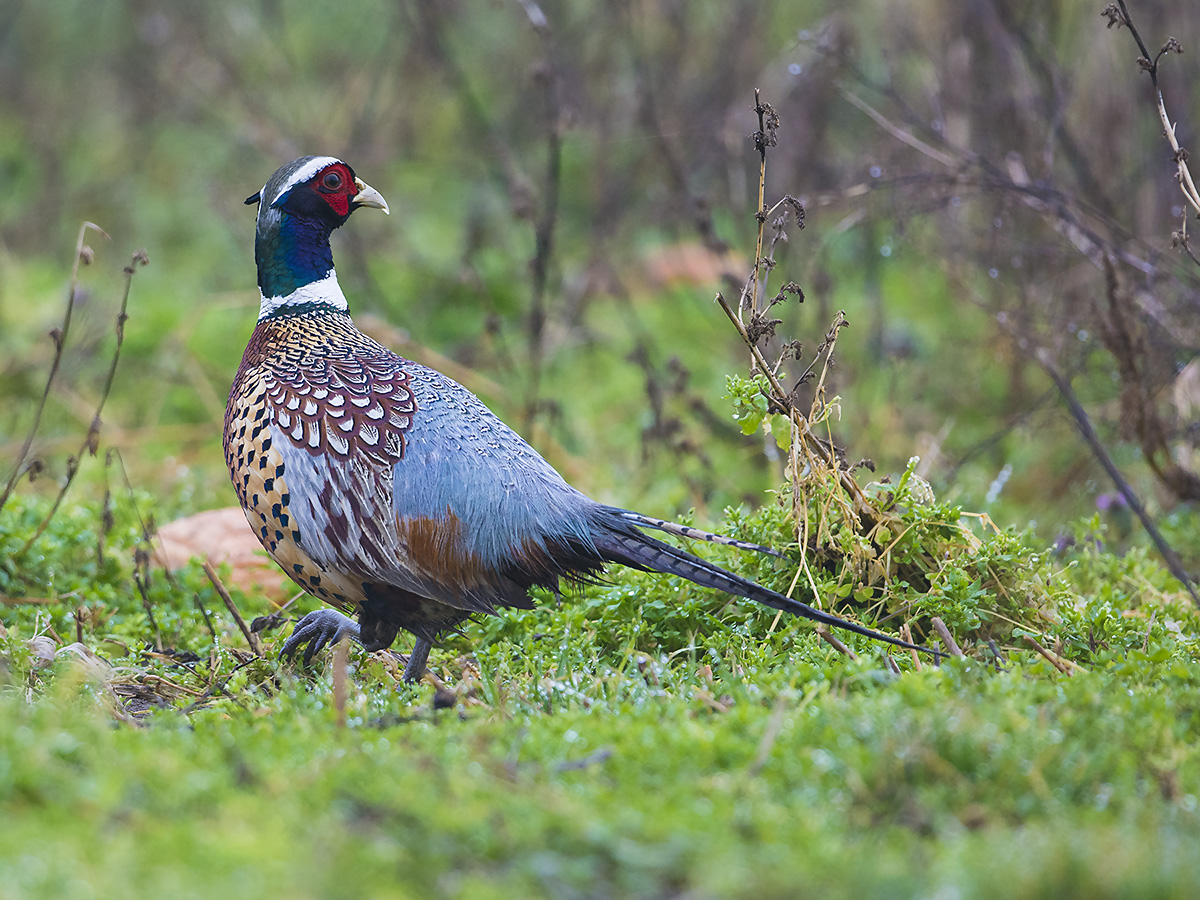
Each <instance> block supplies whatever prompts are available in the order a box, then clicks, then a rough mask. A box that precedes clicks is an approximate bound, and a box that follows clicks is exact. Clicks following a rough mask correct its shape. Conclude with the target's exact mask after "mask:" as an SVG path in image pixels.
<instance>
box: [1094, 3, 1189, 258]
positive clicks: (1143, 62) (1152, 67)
mask: <svg viewBox="0 0 1200 900" xmlns="http://www.w3.org/2000/svg"><path fill="white" fill-rule="evenodd" d="M1118 7H1119V8H1118ZM1102 15H1103V16H1105V17H1106V18H1107V19H1108V27H1109V28H1112V27H1113V26H1114V25H1115V26H1118V27H1120V26H1121V25H1124V26H1125V27H1126V28H1128V29H1129V33H1130V34H1131V35H1133V39H1134V41H1135V42H1137V45H1138V49H1139V50H1141V52H1142V56H1141V58H1140V59H1139V60H1138V65H1139V66H1140V67H1141V69H1142V70H1143V71H1144V72H1146V74H1148V75H1149V76H1150V83H1151V84H1152V85H1153V86H1154V93H1155V95H1156V96H1157V98H1158V118H1159V119H1160V120H1161V121H1162V126H1163V134H1164V136H1165V137H1166V139H1167V142H1168V143H1169V144H1170V145H1171V151H1172V153H1173V154H1174V155H1173V159H1174V160H1175V168H1176V173H1175V177H1176V179H1177V180H1178V181H1179V189H1180V191H1182V192H1183V196H1184V199H1185V200H1187V202H1188V205H1190V206H1191V207H1192V209H1193V210H1195V211H1196V213H1197V215H1200V191H1197V190H1196V182H1195V180H1194V179H1193V178H1192V173H1191V170H1190V169H1189V168H1188V164H1187V159H1188V152H1187V150H1185V149H1184V148H1183V147H1181V146H1180V145H1179V139H1178V138H1176V136H1175V127H1176V126H1175V125H1174V124H1172V122H1171V117H1170V116H1169V115H1168V114H1167V103H1166V100H1165V99H1163V92H1162V87H1161V86H1160V85H1159V83H1158V63H1159V60H1161V59H1162V58H1163V56H1165V55H1166V54H1168V53H1172V52H1173V53H1182V52H1183V48H1182V47H1181V46H1180V45H1179V41H1177V40H1175V38H1167V41H1166V43H1164V44H1163V45H1162V48H1161V49H1160V50H1159V51H1158V53H1156V54H1154V55H1153V56H1151V55H1150V51H1149V50H1148V49H1147V48H1146V42H1145V41H1143V40H1142V36H1141V34H1140V33H1139V32H1138V30H1137V27H1136V26H1135V25H1134V24H1133V19H1132V18H1131V17H1130V15H1129V8H1128V7H1127V6H1126V5H1125V0H1117V3H1116V5H1114V4H1111V3H1110V4H1109V5H1108V6H1107V7H1106V8H1105V10H1104V12H1103V13H1102ZM1177 234H1178V235H1180V237H1181V240H1180V242H1181V243H1183V245H1184V246H1185V247H1187V217H1186V216H1185V217H1184V225H1183V230H1182V231H1181V232H1178V233H1177ZM1188 256H1190V257H1191V258H1192V260H1193V261H1196V256H1195V255H1194V254H1193V253H1192V252H1191V250H1190V249H1189V250H1188ZM1197 262H1198V264H1200V261H1197Z"/></svg>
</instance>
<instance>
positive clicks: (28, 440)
mask: <svg viewBox="0 0 1200 900" xmlns="http://www.w3.org/2000/svg"><path fill="white" fill-rule="evenodd" d="M89 230H93V231H96V232H97V233H99V234H102V235H104V237H106V238H107V237H108V235H107V234H105V232H104V229H102V228H101V227H100V226H99V225H95V224H93V223H91V222H84V223H83V225H82V226H80V228H79V237H78V238H77V239H76V241H75V261H74V263H73V264H72V266H71V287H70V289H69V290H68V291H67V309H66V311H65V312H64V313H63V321H62V325H61V326H59V327H58V328H55V329H53V330H52V331H51V332H50V339H51V340H53V341H54V362H53V363H51V365H50V374H49V375H47V376H46V386H45V387H44V388H43V389H42V399H41V401H40V402H39V403H38V408H37V412H36V413H34V416H33V424H32V425H31V426H30V427H29V434H28V435H27V436H26V437H25V442H24V443H23V444H21V450H20V452H19V453H18V454H17V461H16V463H15V464H14V465H13V470H12V474H11V475H9V476H8V482H7V483H6V484H5V485H4V491H3V493H0V509H3V508H4V504H5V503H7V502H8V498H9V497H10V496H12V491H13V487H14V485H16V483H17V479H19V478H20V477H21V475H22V474H23V472H24V469H23V468H22V467H23V466H24V465H25V460H26V458H27V457H28V456H29V448H30V447H31V446H32V445H33V438H34V435H36V434H37V430H38V426H39V425H40V424H41V422H42V413H43V412H44V411H45V409H46V401H47V400H48V399H49V398H50V387H51V386H52V385H53V384H54V378H55V376H57V375H58V367H59V365H60V364H61V363H62V357H63V348H64V347H65V346H66V343H67V332H68V331H70V329H71V314H72V313H73V312H74V311H75V294H76V292H77V290H78V288H79V265H80V263H82V264H83V265H85V266H86V265H88V264H89V263H91V261H92V248H91V247H89V246H88V245H87V244H85V243H84V240H85V238H86V237H87V233H88V231H89Z"/></svg>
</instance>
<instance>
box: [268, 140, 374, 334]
mask: <svg viewBox="0 0 1200 900" xmlns="http://www.w3.org/2000/svg"><path fill="white" fill-rule="evenodd" d="M246 203H247V205H249V204H253V203H257V204H258V223H257V227H256V229H255V235H254V261H255V262H256V263H257V264H258V287H259V290H260V291H261V293H262V304H261V306H260V307H259V319H260V320H261V319H265V318H273V317H276V316H285V315H294V314H296V313H300V312H307V311H310V310H314V309H321V308H326V309H328V308H332V309H336V310H340V311H345V309H346V297H345V295H344V294H343V293H342V289H341V287H339V286H338V282H337V274H336V273H335V272H334V269H333V251H332V250H330V248H329V235H330V234H332V233H333V230H334V229H335V228H337V227H338V226H340V225H341V224H342V223H343V222H345V221H346V220H347V219H348V218H350V213H352V212H354V210H356V209H358V208H359V207H362V206H367V207H372V208H374V209H382V210H383V211H384V212H385V213H388V212H389V210H388V205H387V201H386V200H384V199H383V197H382V196H381V195H380V193H379V191H377V190H375V189H374V188H373V187H371V186H370V185H369V184H366V183H365V182H364V181H363V180H362V179H361V178H357V177H356V176H355V174H354V170H353V169H351V168H350V166H349V165H347V164H346V163H344V162H343V161H342V160H340V159H336V158H335V157H332V156H302V157H300V158H299V159H294V160H292V161H291V162H290V163H288V164H287V165H285V166H282V167H280V168H279V169H278V170H276V172H275V174H274V175H272V176H271V177H270V178H269V179H267V183H266V185H264V186H263V189H262V190H261V191H259V192H258V193H257V194H255V195H254V196H253V197H247V198H246Z"/></svg>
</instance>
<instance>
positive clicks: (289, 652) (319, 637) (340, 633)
mask: <svg viewBox="0 0 1200 900" xmlns="http://www.w3.org/2000/svg"><path fill="white" fill-rule="evenodd" d="M346 637H349V638H352V639H354V640H356V641H357V640H359V631H358V623H357V622H355V621H354V620H353V619H350V618H347V617H346V616H343V615H342V614H341V613H340V612H338V611H337V610H333V609H317V610H313V611H312V612H310V613H309V614H308V615H307V616H305V617H304V618H303V619H301V620H300V621H299V622H297V623H296V628H295V629H294V630H293V631H292V634H291V636H290V637H289V638H288V639H287V640H286V641H285V642H284V644H283V649H282V650H280V651H279V655H280V656H281V657H283V658H285V659H286V658H289V657H292V656H294V655H295V654H296V651H297V650H299V649H300V648H301V647H302V646H304V645H305V644H307V645H308V646H307V647H306V648H305V650H304V656H303V657H302V658H303V660H304V664H305V665H306V666H307V665H308V664H309V663H311V662H312V659H313V657H314V656H315V655H316V654H318V653H320V652H321V651H322V650H323V649H325V648H326V647H329V646H332V645H334V644H336V643H337V642H338V641H340V640H342V638H346Z"/></svg>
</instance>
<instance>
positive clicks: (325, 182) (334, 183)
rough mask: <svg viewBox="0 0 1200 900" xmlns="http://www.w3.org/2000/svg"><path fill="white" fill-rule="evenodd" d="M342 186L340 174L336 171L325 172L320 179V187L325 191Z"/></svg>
mask: <svg viewBox="0 0 1200 900" xmlns="http://www.w3.org/2000/svg"><path fill="white" fill-rule="evenodd" d="M341 186H342V176H341V175H339V174H338V173H337V172H326V173H325V177H324V178H322V179H321V187H323V188H325V190H327V191H336V190H337V189H338V188H340V187H341Z"/></svg>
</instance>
